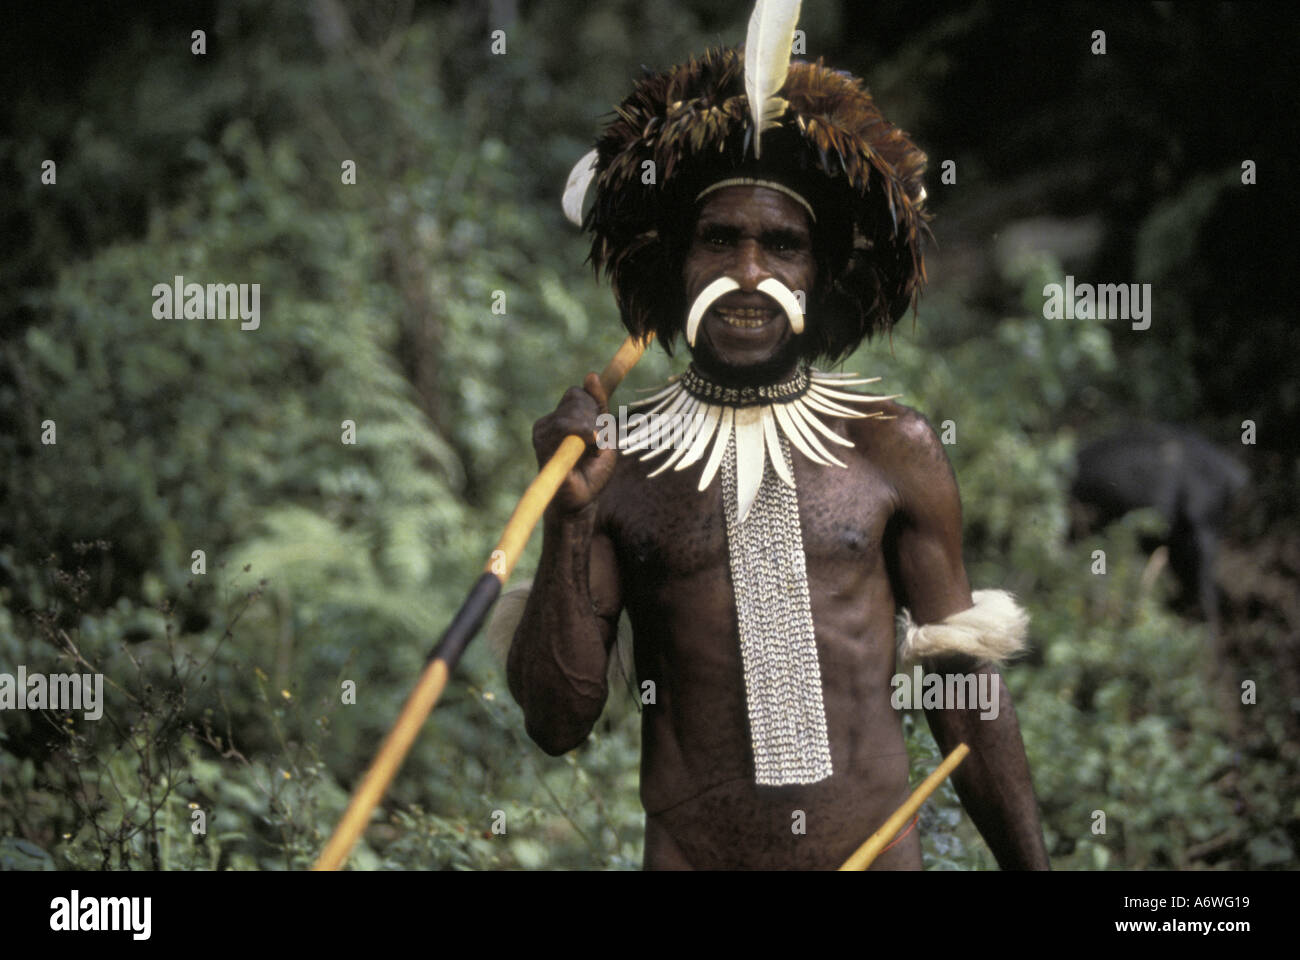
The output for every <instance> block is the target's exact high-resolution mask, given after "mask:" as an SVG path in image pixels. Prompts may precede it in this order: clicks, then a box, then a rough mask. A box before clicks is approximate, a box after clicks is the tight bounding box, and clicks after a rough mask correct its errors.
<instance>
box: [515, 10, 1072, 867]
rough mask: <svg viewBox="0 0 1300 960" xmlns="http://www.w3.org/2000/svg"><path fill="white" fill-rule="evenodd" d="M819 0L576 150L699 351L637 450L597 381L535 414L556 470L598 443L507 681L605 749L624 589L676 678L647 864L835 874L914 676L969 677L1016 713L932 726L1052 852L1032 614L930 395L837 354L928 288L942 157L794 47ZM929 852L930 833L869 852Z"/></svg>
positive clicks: (650, 329) (576, 189)
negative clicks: (1025, 714)
mask: <svg viewBox="0 0 1300 960" xmlns="http://www.w3.org/2000/svg"><path fill="white" fill-rule="evenodd" d="M791 8H793V10H791ZM797 8H798V4H797V3H794V4H791V3H785V4H780V3H776V4H773V3H770V2H769V3H764V2H762V0H760V3H759V4H758V7H757V9H756V10H755V13H754V17H753V18H752V19H751V22H750V32H749V35H748V38H747V42H746V47H745V49H744V51H743V53H742V52H741V51H739V50H734V49H725V50H713V51H710V52H708V53H706V54H705V55H704V56H703V57H700V58H698V59H692V60H690V61H689V62H687V63H685V64H682V65H680V66H677V67H674V68H672V69H671V70H668V71H666V72H663V73H653V74H650V73H648V74H647V75H646V76H645V77H644V78H643V79H642V80H641V81H640V82H639V83H637V85H636V87H635V89H634V90H633V91H632V93H631V95H630V96H629V97H628V98H627V99H626V100H624V101H623V103H622V104H620V105H619V107H618V110H617V114H616V117H615V119H614V120H613V121H612V122H611V123H610V124H609V125H608V127H607V128H606V129H605V131H604V134H603V135H602V136H601V137H600V138H599V139H598V141H597V146H596V149H595V150H593V151H592V152H591V153H590V154H588V155H587V156H586V157H584V158H583V159H582V160H581V161H579V164H578V166H577V167H575V168H574V173H573V175H572V176H571V178H570V184H569V188H568V190H567V191H566V194H565V198H564V201H565V202H564V206H565V209H566V213H568V214H569V216H570V218H571V219H574V220H575V221H577V222H579V223H581V225H582V226H584V227H585V228H586V229H587V230H590V231H591V233H592V235H593V238H594V239H593V243H592V248H591V259H592V261H593V262H594V264H595V266H596V268H597V270H601V269H603V270H604V271H605V272H606V273H607V275H608V276H609V277H610V279H611V282H612V286H613V290H614V293H615V297H616V299H617V301H618V306H619V310H620V312H621V315H622V319H623V323H624V325H625V326H626V327H627V329H628V330H629V331H631V332H632V333H633V334H634V335H638V336H646V335H648V334H654V336H655V337H656V338H657V339H658V341H659V343H660V344H661V345H662V346H663V347H664V348H665V349H666V350H668V352H669V353H670V355H671V353H672V347H673V345H674V342H675V341H677V339H678V338H679V337H681V336H684V338H685V341H686V346H687V348H688V349H689V351H690V354H691V360H692V362H691V364H690V366H689V367H688V368H687V369H686V370H685V371H684V372H683V373H682V375H681V376H679V377H675V378H674V379H673V380H671V381H670V382H669V384H668V385H667V386H666V387H665V388H664V389H663V390H661V391H660V392H659V393H657V394H655V395H654V396H652V397H650V398H649V399H648V400H646V401H644V402H643V403H642V404H641V405H640V406H639V410H640V412H641V413H642V414H643V415H644V416H643V417H642V418H641V419H639V420H638V418H637V417H633V418H632V421H631V422H632V425H633V429H632V430H631V431H630V432H626V433H625V434H624V435H623V436H622V437H619V438H618V443H617V445H616V444H614V443H612V442H597V441H598V439H601V438H602V437H603V438H604V439H606V440H608V439H610V437H611V433H612V431H610V430H604V431H600V427H601V424H605V425H606V426H608V424H609V418H608V417H606V418H604V419H600V416H601V415H602V414H608V407H607V401H606V397H605V395H604V392H603V390H602V389H601V386H600V381H599V378H598V377H597V376H596V375H595V374H591V375H589V376H588V377H587V378H586V381H585V384H584V387H583V388H582V389H579V388H577V387H574V388H571V389H570V390H569V391H568V392H567V393H566V394H565V395H564V398H563V399H562V401H561V402H560V405H559V407H558V408H557V409H556V411H555V412H554V413H552V414H550V415H549V416H546V417H543V418H542V419H541V420H539V421H538V422H537V424H536V425H535V427H534V431H533V445H534V448H535V451H536V454H537V457H538V460H539V462H541V463H545V462H546V461H547V460H548V459H549V458H550V456H551V454H552V453H553V452H554V451H555V449H556V448H557V446H558V445H559V444H560V442H561V440H562V439H563V438H564V437H565V436H567V435H570V434H577V435H580V436H583V437H589V438H591V440H592V442H591V445H590V447H589V448H588V450H587V453H586V454H585V455H584V457H583V459H582V460H581V461H580V462H579V464H578V465H577V467H576V468H575V469H574V470H573V471H572V472H571V473H570V474H569V476H568V477H567V479H566V480H565V482H564V485H563V486H562V487H561V489H560V492H559V494H558V495H557V497H556V498H555V500H554V501H553V502H552V504H551V505H550V507H549V508H548V510H547V512H546V515H545V519H544V534H543V537H544V539H543V544H542V555H541V561H540V565H539V567H538V570H537V573H536V577H535V579H534V581H533V585H532V591H531V593H530V595H529V597H528V600H527V603H526V605H525V607H524V611H523V618H522V620H521V621H520V623H519V626H518V628H517V630H516V631H515V633H514V639H513V643H512V645H511V649H510V654H509V661H508V673H509V683H510V690H511V692H512V693H513V694H514V696H515V699H516V700H518V702H519V704H520V705H521V707H522V708H523V712H524V717H525V719H526V724H527V730H528V733H529V735H530V736H531V737H532V738H533V740H535V741H536V742H537V744H538V745H539V746H541V748H542V749H543V750H545V751H546V752H547V753H549V754H552V755H557V756H558V755H560V754H562V753H565V752H566V751H568V750H572V749H573V748H575V747H577V746H578V745H579V744H581V743H582V742H583V741H584V740H585V739H586V738H587V735H588V734H589V733H590V731H591V729H592V726H593V725H594V724H595V722H596V720H597V719H598V718H599V716H600V713H601V710H602V708H603V707H604V705H605V700H606V696H607V694H608V682H607V667H608V665H609V659H610V650H611V647H612V645H613V644H614V643H615V640H616V634H617V625H618V620H619V615H620V613H621V612H622V611H624V610H626V611H627V613H628V617H629V619H630V621H631V624H632V631H633V644H634V654H633V659H634V662H635V668H636V679H637V684H638V687H643V685H645V684H646V682H647V681H649V682H650V683H652V684H653V689H654V691H655V696H654V702H653V704H650V705H647V706H645V707H644V709H643V713H642V755H641V801H642V803H643V805H644V806H645V811H646V832H645V866H646V867H647V868H670V869H671V868H679V869H680V868H706V869H719V868H720V869H731V868H764V869H766V868H832V867H837V866H839V865H840V864H841V863H842V862H843V861H844V860H845V859H846V858H847V857H848V855H849V854H850V853H852V852H853V850H854V849H855V848H856V847H857V846H858V845H859V844H860V843H861V842H862V841H863V840H864V839H865V838H866V837H867V836H869V835H870V834H871V833H872V832H873V831H875V830H876V829H877V828H878V827H879V826H880V825H881V824H882V823H883V822H884V821H885V819H886V818H887V817H888V816H889V814H890V813H892V812H893V811H894V810H895V809H896V808H897V807H898V806H899V805H900V804H901V803H902V801H903V800H904V799H906V797H907V794H908V768H909V763H908V754H907V750H906V748H905V745H904V739H903V730H902V716H901V713H900V711H899V710H897V709H895V707H894V706H893V705H892V703H891V699H892V698H891V694H892V693H893V691H894V687H893V686H892V685H891V680H892V678H894V677H895V675H896V674H897V673H899V672H901V671H905V670H910V669H911V667H912V664H913V663H920V664H922V665H923V666H924V671H925V673H927V674H930V673H936V674H940V675H963V674H964V675H971V674H973V675H975V676H976V677H977V679H978V681H979V683H982V684H988V683H991V684H992V685H993V687H996V688H997V693H998V696H997V701H996V702H997V703H998V709H997V711H996V716H990V715H989V714H990V712H991V711H987V710H984V711H983V713H984V718H981V712H982V711H981V708H980V706H979V705H978V704H974V703H971V704H967V705H966V708H965V709H957V708H953V707H952V706H951V705H948V706H947V707H946V708H945V707H939V708H935V709H927V711H926V715H927V718H928V720H929V724H930V728H931V730H932V731H933V733H934V736H935V739H936V740H937V741H938V744H939V747H940V749H942V750H943V751H944V752H945V753H947V752H948V751H949V750H951V749H952V748H953V747H954V746H956V745H957V744H958V743H960V742H963V741H964V742H965V743H967V744H969V746H970V748H971V754H970V756H969V757H968V758H967V759H966V761H965V762H964V763H963V764H962V766H961V767H959V768H958V770H957V771H956V773H955V775H954V781H955V785H956V788H957V793H958V795H959V796H960V797H961V799H962V802H963V804H964V805H965V807H966V810H967V811H968V812H969V814H970V816H971V818H972V820H973V821H974V822H975V824H976V826H977V827H978V828H979V830H980V832H981V833H982V834H983V836H984V838H985V840H986V841H987V842H988V844H989V846H990V847H991V849H992V851H993V853H994V855H995V856H996V858H997V861H998V863H999V864H1000V865H1001V866H1002V867H1003V868H1005V869H1011V868H1035V869H1043V868H1047V866H1048V860H1047V854H1046V849H1045V845H1044V843H1043V835H1042V829H1041V826H1040V824H1039V818H1038V811H1037V806H1036V803H1035V799H1034V792H1033V786H1032V784H1031V782H1030V777H1029V769H1028V764H1027V761H1026V758H1025V752H1024V746H1023V743H1022V741H1021V737H1020V729H1019V726H1018V724H1017V722H1016V716H1015V711H1014V709H1013V708H1012V705H1011V698H1010V696H1009V694H1008V693H1007V690H1006V687H1005V685H1004V684H1003V683H1002V679H1001V676H1000V674H999V672H998V664H999V663H1002V662H1005V661H1006V660H1007V659H1008V658H1009V657H1011V656H1013V655H1015V654H1016V653H1018V652H1020V651H1021V650H1022V648H1023V646H1024V642H1025V631H1026V625H1027V617H1026V615H1025V614H1024V612H1023V610H1021V609H1020V607H1019V606H1018V605H1017V604H1016V603H1015V601H1014V600H1013V599H1012V598H1011V597H1010V596H1008V595H1007V594H1005V593H1003V592H1001V591H996V590H982V591H977V592H975V593H974V594H972V593H971V590H970V585H969V583H968V582H967V578H966V572H965V569H964V567H963V564H962V541H961V504H960V500H959V498H958V493H957V485H956V481H955V478H954V476H953V472H952V468H951V466H950V465H949V463H948V460H947V456H946V455H945V453H944V450H943V447H942V445H941V444H940V442H939V440H938V438H937V437H936V436H935V434H934V431H933V430H932V429H931V427H930V425H929V424H928V423H927V422H926V420H925V418H924V417H922V416H921V415H920V414H919V413H917V412H915V411H914V410H911V409H909V408H907V407H905V406H902V405H901V404H898V403H896V402H894V399H893V398H892V397H885V396H876V395H870V394H866V393H862V392H859V391H857V390H854V389H850V388H852V387H855V386H857V385H859V384H862V383H864V382H868V381H864V380H858V379H854V378H852V376H851V375H848V374H837V373H827V372H822V371H820V370H818V369H815V368H813V367H812V366H811V364H812V363H822V364H827V365H829V364H834V363H836V362H837V361H840V360H842V359H844V358H845V357H846V356H847V355H849V354H850V353H852V352H853V351H854V349H855V348H857V346H858V345H859V344H860V343H861V342H862V341H863V339H864V338H866V337H868V336H869V335H870V334H871V333H872V332H873V331H878V330H879V331H883V330H888V329H889V328H890V327H892V325H893V324H894V323H895V321H896V320H897V319H898V318H899V317H900V316H901V315H902V314H903V313H905V312H906V311H907V310H908V308H909V307H911V306H912V305H913V303H914V300H915V297H916V295H917V293H918V291H919V289H920V287H921V285H922V284H923V283H924V281H925V267H924V261H923V235H924V233H925V231H926V225H925V219H926V217H925V215H924V213H923V212H922V206H923V203H924V200H925V190H924V189H923V187H922V184H921V174H922V171H923V170H924V167H925V155H924V154H923V153H922V152H921V151H920V150H919V149H918V148H917V147H916V146H915V145H914V144H913V143H912V142H911V140H910V139H909V138H908V136H907V135H906V134H905V133H904V132H903V131H902V130H899V129H898V128H896V127H894V126H892V125H891V124H890V123H889V122H888V121H887V120H885V118H884V117H883V116H882V115H881V113H880V111H879V110H878V109H877V107H876V105H875V104H874V103H873V101H872V99H871V97H870V95H869V94H868V93H867V91H866V89H865V87H864V85H863V83H862V82H861V81H860V80H858V79H857V78H855V77H853V76H851V75H849V74H847V73H842V72H839V71H835V70H831V69H829V68H827V67H825V66H824V65H823V64H822V63H821V62H818V63H816V64H811V63H802V62H797V61H796V62H791V60H790V46H791V39H792V36H793V32H794V18H795V17H797ZM774 11H776V12H774ZM783 14H784V15H785V16H784V18H783ZM648 173H649V175H647V174H648ZM592 185H594V190H595V196H594V202H593V203H592V205H591V207H590V209H589V211H588V212H587V214H586V216H585V219H584V218H582V212H581V211H582V207H583V198H584V195H585V193H586V192H587V190H588V188H589V187H590V186H592ZM683 425H685V427H686V429H682V427H683ZM598 431H599V433H598ZM615 446H617V447H618V449H615ZM898 616H901V619H902V621H903V626H902V629H901V631H900V634H901V638H902V639H901V641H899V642H896V631H895V619H896V617H898ZM644 688H645V689H650V687H648V686H644ZM990 689H991V688H990ZM914 824H915V821H914V822H913V825H914ZM920 866H921V842H920V837H919V836H918V834H917V832H916V831H915V830H914V829H910V828H909V829H908V830H907V831H906V832H905V833H904V834H903V835H902V836H901V837H900V839H898V840H896V841H895V842H894V843H893V844H892V846H891V847H890V848H889V849H888V850H887V851H886V852H885V853H884V854H883V855H881V856H880V857H879V858H878V859H877V860H876V861H875V864H874V867H873V868H883V869H919V868H920Z"/></svg>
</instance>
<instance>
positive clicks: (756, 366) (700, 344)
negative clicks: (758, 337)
mask: <svg viewBox="0 0 1300 960" xmlns="http://www.w3.org/2000/svg"><path fill="white" fill-rule="evenodd" d="M691 357H692V359H693V360H694V361H695V366H696V367H697V368H699V369H700V370H701V371H702V372H703V373H705V374H706V375H708V376H710V377H712V378H713V379H714V380H717V381H718V382H720V383H725V384H727V385H729V386H757V385H761V384H767V383H775V382H776V381H778V380H781V379H783V378H785V377H787V376H789V374H790V373H791V372H792V371H793V370H794V369H795V368H796V367H797V366H798V363H799V348H798V343H797V341H796V339H795V338H794V337H793V336H791V335H790V333H789V331H788V329H787V331H786V335H785V336H784V337H783V338H782V339H781V340H780V341H778V342H777V343H776V344H772V345H766V346H764V345H758V344H756V345H754V346H751V347H745V346H743V345H732V344H726V345H725V346H722V347H718V346H715V345H714V343H713V342H712V340H711V339H710V338H708V337H700V338H699V339H698V340H697V341H696V343H695V347H694V348H692V349H691Z"/></svg>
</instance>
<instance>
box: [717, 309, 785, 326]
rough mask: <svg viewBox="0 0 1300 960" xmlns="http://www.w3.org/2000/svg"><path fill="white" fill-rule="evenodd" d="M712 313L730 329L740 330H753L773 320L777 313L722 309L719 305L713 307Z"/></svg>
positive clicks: (757, 310) (760, 310) (773, 311)
mask: <svg viewBox="0 0 1300 960" xmlns="http://www.w3.org/2000/svg"><path fill="white" fill-rule="evenodd" d="M713 312H714V313H716V314H717V315H718V316H719V317H720V318H721V320H722V322H723V323H725V324H727V325H728V326H731V327H739V328H741V329H742V330H753V329H757V328H758V327H761V326H763V325H764V324H766V323H768V322H770V321H771V320H773V319H774V318H775V317H776V315H777V313H778V311H776V310H765V309H761V308H758V307H724V306H722V305H721V304H714V305H713Z"/></svg>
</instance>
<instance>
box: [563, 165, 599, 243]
mask: <svg viewBox="0 0 1300 960" xmlns="http://www.w3.org/2000/svg"><path fill="white" fill-rule="evenodd" d="M595 176H596V151H595V150H588V151H587V152H586V153H584V154H583V155H582V159H581V160H579V161H578V162H577V163H575V164H574V165H573V169H572V170H570V171H569V181H568V183H566V184H565V185H564V198H563V199H562V200H561V201H560V206H562V207H563V208H564V215H565V216H566V217H568V219H569V222H570V223H572V224H573V225H574V226H577V227H580V226H582V202H583V200H585V199H586V198H587V188H588V187H590V186H591V181H592V179H593V178H594V177H595Z"/></svg>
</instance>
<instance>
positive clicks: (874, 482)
mask: <svg viewBox="0 0 1300 960" xmlns="http://www.w3.org/2000/svg"><path fill="white" fill-rule="evenodd" d="M845 453H846V454H847V456H846V457H844V458H843V459H845V463H846V464H848V466H847V468H844V467H839V466H834V465H831V466H825V465H821V464H815V463H813V462H811V461H809V460H807V459H806V458H805V457H803V455H802V454H800V453H798V452H797V451H796V452H794V453H793V454H792V458H793V461H794V462H793V468H794V476H795V489H796V495H797V499H798V504H799V526H800V532H801V537H802V540H803V548H804V554H805V556H806V557H807V560H808V563H809V565H810V567H812V566H818V567H827V568H830V569H835V568H836V567H837V566H847V567H851V568H852V569H853V570H854V571H855V572H856V573H857V574H858V575H861V573H862V572H863V571H864V569H871V568H873V567H874V566H875V565H876V564H878V563H879V562H880V561H881V545H882V542H883V539H884V536H885V528H886V526H887V524H888V521H889V517H890V515H891V513H892V510H893V498H892V495H891V491H890V489H889V487H888V485H887V484H886V483H885V482H884V480H883V479H882V477H881V476H880V474H879V472H878V471H877V470H876V469H875V468H874V467H873V466H872V464H871V462H870V460H869V458H868V457H866V456H863V455H862V454H856V455H855V451H852V450H849V451H845ZM649 472H650V468H649V467H648V466H647V465H646V464H644V463H641V462H639V461H637V460H636V459H635V458H633V457H625V458H623V459H622V460H621V461H620V463H619V467H618V472H617V474H616V477H615V480H614V482H613V483H612V484H611V490H610V491H609V492H610V494H611V496H610V498H609V501H608V506H607V509H608V511H609V513H608V517H607V522H606V529H607V530H608V531H609V533H610V536H611V539H612V541H613V543H614V547H615V550H616V551H617V555H618V564H619V569H620V572H621V573H622V574H623V576H624V577H625V579H628V580H631V581H632V582H634V583H639V584H645V583H666V582H671V581H674V580H678V579H681V578H691V577H696V576H699V575H701V574H704V573H708V572H713V571H716V570H717V569H718V568H719V567H723V568H725V567H726V565H727V563H728V553H727V530H726V514H725V512H724V505H723V499H722V498H723V483H722V479H721V478H720V477H715V478H714V480H713V482H712V483H711V484H710V486H709V487H708V488H707V489H705V490H703V491H701V490H698V489H697V486H698V483H699V476H700V469H699V467H691V468H687V469H686V470H683V471H680V472H673V471H671V470H669V471H668V472H666V473H663V474H660V475H659V476H657V477H654V478H648V477H647V474H648V473H649Z"/></svg>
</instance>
